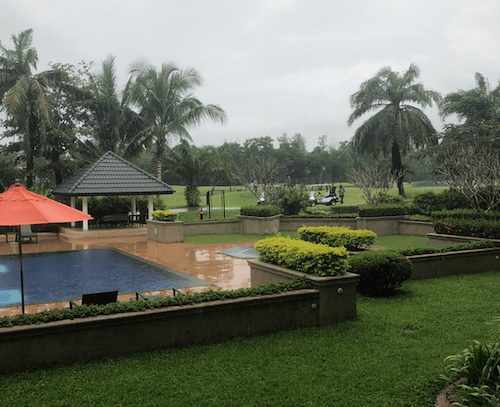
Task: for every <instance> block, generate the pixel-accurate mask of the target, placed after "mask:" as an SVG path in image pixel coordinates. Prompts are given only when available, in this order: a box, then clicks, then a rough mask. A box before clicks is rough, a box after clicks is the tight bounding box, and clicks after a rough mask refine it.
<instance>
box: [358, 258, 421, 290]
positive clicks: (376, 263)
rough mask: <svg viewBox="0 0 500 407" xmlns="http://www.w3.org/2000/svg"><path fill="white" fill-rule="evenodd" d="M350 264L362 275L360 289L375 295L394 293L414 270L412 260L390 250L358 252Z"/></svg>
mask: <svg viewBox="0 0 500 407" xmlns="http://www.w3.org/2000/svg"><path fill="white" fill-rule="evenodd" d="M349 266H350V268H351V270H350V271H351V272H353V273H355V274H359V276H360V280H359V284H358V289H359V291H360V292H361V293H362V294H368V295H371V296H374V297H381V296H390V295H393V294H394V293H395V291H396V290H397V289H399V288H400V287H401V285H402V284H403V282H405V281H406V280H408V279H409V278H410V277H411V274H412V271H413V265H412V263H411V261H410V260H408V259H407V258H406V257H404V256H401V255H399V254H397V253H395V252H392V251H389V250H376V251H375V250H374V251H371V250H370V251H366V252H362V253H358V254H356V255H354V256H351V258H350V259H349Z"/></svg>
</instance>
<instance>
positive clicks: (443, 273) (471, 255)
mask: <svg viewBox="0 0 500 407" xmlns="http://www.w3.org/2000/svg"><path fill="white" fill-rule="evenodd" d="M408 258H409V259H410V261H411V262H412V264H413V273H412V276H411V279H412V280H422V279H427V278H437V277H447V276H452V275H458V274H477V273H484V272H486V271H491V270H498V269H499V267H500V248H491V249H479V250H464V251H459V252H450V253H433V254H425V255H419V256H408Z"/></svg>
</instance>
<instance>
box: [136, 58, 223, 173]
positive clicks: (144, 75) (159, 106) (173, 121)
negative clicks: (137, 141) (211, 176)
mask: <svg viewBox="0 0 500 407" xmlns="http://www.w3.org/2000/svg"><path fill="white" fill-rule="evenodd" d="M202 83H203V80H202V78H201V76H200V74H199V73H198V72H197V71H196V70H195V69H194V68H188V69H179V68H178V67H177V66H176V65H175V64H172V63H164V64H162V66H161V68H160V69H157V68H155V67H153V66H151V65H150V64H145V63H142V62H138V63H136V64H134V65H133V66H132V68H131V78H130V80H129V84H128V86H130V100H131V101H132V102H133V103H134V104H135V105H136V106H137V107H138V108H139V110H140V115H141V117H142V118H143V120H144V122H145V125H146V129H145V130H143V134H146V135H148V137H149V138H150V139H152V140H154V141H155V142H156V163H157V165H156V176H157V177H158V178H159V179H161V175H162V169H163V167H162V165H163V158H164V155H165V148H166V145H167V141H168V139H169V138H171V137H174V136H175V137H178V138H179V139H180V140H191V136H190V135H189V132H188V128H189V127H191V126H196V125H199V124H200V123H201V122H202V121H203V120H204V119H208V120H212V121H214V122H215V121H219V122H220V123H221V124H224V123H225V122H226V120H227V117H226V113H225V112H224V110H222V109H221V108H220V107H219V106H216V105H204V104H203V103H201V101H199V100H198V99H197V98H196V97H195V96H193V94H192V93H191V92H192V91H193V89H194V88H195V87H197V86H200V85H201V84H202Z"/></svg>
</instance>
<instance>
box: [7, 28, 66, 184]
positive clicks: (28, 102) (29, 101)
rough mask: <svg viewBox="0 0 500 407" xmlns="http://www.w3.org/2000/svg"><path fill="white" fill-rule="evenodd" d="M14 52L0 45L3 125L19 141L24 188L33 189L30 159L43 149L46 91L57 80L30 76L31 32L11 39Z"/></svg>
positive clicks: (53, 74) (54, 74)
mask: <svg viewBox="0 0 500 407" xmlns="http://www.w3.org/2000/svg"><path fill="white" fill-rule="evenodd" d="M12 41H13V43H14V49H8V48H6V47H5V46H4V45H3V44H1V43H0V54H1V55H0V98H1V99H2V110H3V111H5V113H6V114H7V118H8V120H7V124H8V125H9V126H11V127H12V128H13V129H14V133H17V134H20V135H21V136H22V138H23V143H22V146H23V152H24V156H25V160H26V186H27V187H31V186H32V185H33V178H34V173H33V170H34V156H35V154H36V153H37V152H40V151H41V150H43V148H44V146H45V137H46V129H47V127H48V126H49V125H50V118H51V112H50V105H49V102H48V99H47V97H46V91H45V89H46V87H47V86H48V84H49V83H50V82H51V81H57V80H58V79H60V75H61V73H60V72H58V71H54V70H51V71H45V72H41V73H38V74H33V70H34V69H36V65H37V62H38V53H37V51H36V49H35V48H34V47H33V46H32V43H33V30H32V29H29V30H25V31H22V32H20V33H19V34H18V35H14V34H13V35H12Z"/></svg>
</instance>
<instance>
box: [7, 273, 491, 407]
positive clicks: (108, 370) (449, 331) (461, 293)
mask: <svg viewBox="0 0 500 407" xmlns="http://www.w3.org/2000/svg"><path fill="white" fill-rule="evenodd" d="M403 288H404V290H405V293H404V294H401V295H398V296H396V297H393V298H386V299H376V298H366V297H360V298H359V299H358V318H357V319H355V320H350V321H345V322H342V323H340V324H337V325H333V326H327V327H322V328H310V329H300V330H296V331H291V332H279V333H276V334H273V335H269V336H265V337H257V338H251V339H235V340H231V341H228V342H225V343H222V344H216V345H207V346H195V347H191V348H185V349H167V350H162V351H156V352H152V353H146V354H140V355H135V356H132V357H129V358H123V359H117V360H108V361H101V362H94V363H89V364H86V365H77V366H71V367H63V368H55V369H48V370H39V371H35V372H31V373H23V374H18V375H11V376H7V377H2V380H1V381H0V394H1V395H2V396H1V397H0V405H1V406H9V407H16V406H23V407H24V406H74V407H78V406H86V407H87V406H135V405H143V406H203V407H206V406H208V407H210V406H214V407H215V406H216V407H220V406H291V407H293V406H297V407H298V406H300V407H302V406H315V407H318V406H335V407H352V406H373V407H382V406H418V407H421V406H433V405H434V400H435V397H436V395H437V393H438V392H439V391H440V389H441V388H443V387H444V385H445V383H444V382H443V381H441V380H439V379H438V378H439V375H440V374H441V373H443V366H444V363H443V359H444V358H445V357H446V356H448V355H451V354H456V353H458V352H460V351H461V350H462V349H463V348H465V347H466V346H467V345H468V344H469V342H470V341H471V340H473V339H478V340H484V339H486V338H488V329H489V328H488V325H487V324H488V322H490V321H491V319H492V318H493V317H494V316H498V315H499V314H500V302H498V301H497V300H498V292H499V291H500V273H499V272H490V273H484V274H479V275H471V276H459V277H448V278H441V279H432V280H423V281H409V282H406V283H405V284H404V286H403Z"/></svg>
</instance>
